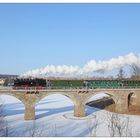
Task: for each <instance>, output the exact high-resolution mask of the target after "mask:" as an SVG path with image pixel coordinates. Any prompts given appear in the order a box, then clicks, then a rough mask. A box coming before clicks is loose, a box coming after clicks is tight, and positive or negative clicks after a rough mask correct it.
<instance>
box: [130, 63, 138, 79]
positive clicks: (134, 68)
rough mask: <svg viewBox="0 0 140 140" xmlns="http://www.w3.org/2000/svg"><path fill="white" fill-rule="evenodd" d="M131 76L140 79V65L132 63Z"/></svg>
mask: <svg viewBox="0 0 140 140" xmlns="http://www.w3.org/2000/svg"><path fill="white" fill-rule="evenodd" d="M130 67H131V78H132V79H135V80H140V66H138V65H134V64H133V65H131V66H130Z"/></svg>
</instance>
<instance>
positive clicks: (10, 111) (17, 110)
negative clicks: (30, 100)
mask: <svg viewBox="0 0 140 140" xmlns="http://www.w3.org/2000/svg"><path fill="white" fill-rule="evenodd" d="M1 96H9V97H12V98H15V99H16V100H18V101H20V104H21V105H22V107H23V110H22V109H18V108H20V107H21V106H19V105H20V104H19V105H18V103H17V102H16V103H14V102H13V103H10V104H9V103H8V110H9V111H7V113H6V116H11V115H14V114H24V113H25V104H24V102H23V101H22V100H21V99H20V98H18V97H17V96H14V95H13V94H0V97H1ZM15 104H17V108H16V110H15V111H14V109H15V107H14V108H13V109H12V107H13V106H12V105H15ZM6 109H7V108H6Z"/></svg>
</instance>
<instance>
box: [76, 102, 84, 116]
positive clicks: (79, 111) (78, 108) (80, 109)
mask: <svg viewBox="0 0 140 140" xmlns="http://www.w3.org/2000/svg"><path fill="white" fill-rule="evenodd" d="M74 116H75V117H85V105H84V104H82V103H78V104H76V105H75V106H74Z"/></svg>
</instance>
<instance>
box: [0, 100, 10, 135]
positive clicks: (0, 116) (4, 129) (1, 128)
mask: <svg viewBox="0 0 140 140" xmlns="http://www.w3.org/2000/svg"><path fill="white" fill-rule="evenodd" d="M3 108H4V105H3V101H2V99H0V136H1V137H7V136H8V131H9V129H8V123H7V121H6V120H5V115H4V111H3Z"/></svg>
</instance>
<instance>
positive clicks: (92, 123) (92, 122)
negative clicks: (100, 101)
mask: <svg viewBox="0 0 140 140" xmlns="http://www.w3.org/2000/svg"><path fill="white" fill-rule="evenodd" d="M98 125H99V121H98V120H97V117H96V116H95V118H90V117H88V119H87V128H88V131H89V136H94V137H96V131H97V127H98Z"/></svg>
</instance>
